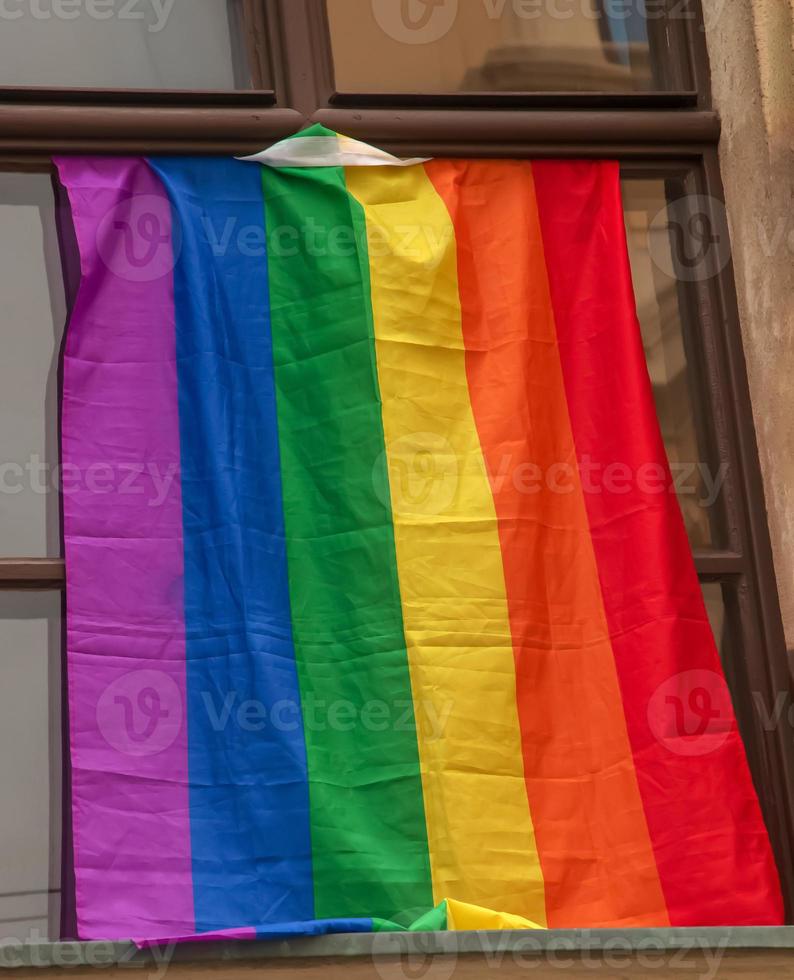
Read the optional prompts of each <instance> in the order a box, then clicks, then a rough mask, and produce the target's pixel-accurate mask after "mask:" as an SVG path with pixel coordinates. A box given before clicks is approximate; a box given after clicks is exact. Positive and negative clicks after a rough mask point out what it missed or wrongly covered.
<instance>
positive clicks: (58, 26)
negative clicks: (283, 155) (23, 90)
mask: <svg viewBox="0 0 794 980" xmlns="http://www.w3.org/2000/svg"><path fill="white" fill-rule="evenodd" d="M7 7H8V9H9V11H10V12H11V16H6V17H4V18H3V19H2V30H0V85H11V86H38V87H44V88H47V87H52V88H58V87H65V88H86V87H87V88H110V89H123V88H130V89H220V90H234V89H247V88H251V87H252V86H251V76H250V72H249V71H248V68H247V66H246V63H245V61H246V58H245V53H244V52H245V42H244V35H243V21H242V0H229V2H227V0H133V2H130V0H103V2H102V3H95V4H91V3H79V4H74V3H70V4H60V3H56V2H54V0H37V3H36V4H29V3H19V4H7Z"/></svg>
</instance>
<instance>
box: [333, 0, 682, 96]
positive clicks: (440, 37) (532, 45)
mask: <svg viewBox="0 0 794 980" xmlns="http://www.w3.org/2000/svg"><path fill="white" fill-rule="evenodd" d="M328 24H329V29H330V38H331V53H332V60H333V70H334V78H335V83H336V85H335V87H336V90H337V92H339V93H347V94H349V93H353V92H357V93H364V92H368V93H397V92H402V93H413V94H418V95H428V94H451V93H455V92H461V93H474V92H494V93H496V92H612V93H620V92H649V91H656V90H666V89H671V88H672V87H673V86H674V85H675V84H676V81H677V80H676V79H674V78H673V77H671V76H670V74H669V73H668V72H667V71H666V70H665V61H664V58H663V51H662V50H661V47H662V45H663V43H664V28H665V26H666V24H665V17H664V11H658V10H657V11H652V15H651V16H649V15H648V12H647V11H646V10H645V7H644V5H643V4H633V5H632V4H616V3H615V2H614V0H597V2H594V3H589V2H586V3H582V2H581V0H561V2H559V3H555V4H542V3H536V2H533V0H523V2H507V3H505V2H497V0H491V2H488V3H479V2H478V3H464V4H461V5H460V6H458V7H457V9H455V5H454V4H432V3H423V2H420V0H407V2H405V3H399V4H397V3H390V2H380V3H378V2H376V3H372V4H356V3H350V2H349V0H329V2H328ZM406 48H408V51H407V52H406Z"/></svg>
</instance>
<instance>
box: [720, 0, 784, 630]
mask: <svg viewBox="0 0 794 980" xmlns="http://www.w3.org/2000/svg"><path fill="white" fill-rule="evenodd" d="M702 2H703V8H704V16H705V23H706V40H707V43H708V48H709V56H710V59H711V72H712V86H713V92H714V101H715V105H716V108H717V109H718V110H719V112H720V115H721V116H722V122H723V135H722V143H721V146H720V158H721V166H722V175H723V180H724V183H725V193H726V201H727V206H728V220H729V225H730V229H731V239H732V244H733V255H734V263H735V267H736V285H737V290H738V294H739V309H740V314H741V322H742V334H743V339H744V349H745V356H746V358H747V369H748V374H749V378H750V392H751V396H752V399H753V412H754V416H755V426H756V432H757V434H758V447H759V452H760V456H761V467H762V470H763V475H764V487H765V493H766V505H767V511H768V515H769V526H770V530H771V534H772V547H773V550H774V555H775V569H776V573H777V579H778V588H779V592H780V602H781V606H782V610H783V621H784V625H785V629H786V639H787V643H788V646H789V648H790V649H792V648H794V0H702Z"/></svg>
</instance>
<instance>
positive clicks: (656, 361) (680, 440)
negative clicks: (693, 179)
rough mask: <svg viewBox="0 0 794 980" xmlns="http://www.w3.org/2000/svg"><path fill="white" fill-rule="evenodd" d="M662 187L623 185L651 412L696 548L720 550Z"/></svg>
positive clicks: (703, 399)
mask: <svg viewBox="0 0 794 980" xmlns="http://www.w3.org/2000/svg"><path fill="white" fill-rule="evenodd" d="M666 183H667V182H666V181H664V180H662V179H654V180H635V179H628V180H624V182H623V205H624V209H625V216H626V232H627V235H628V244H629V254H630V257H631V271H632V278H633V281H634V293H635V296H636V300H637V313H638V316H639V320H640V327H641V329H642V340H643V345H644V347H645V356H646V358H647V361H648V371H649V373H650V376H651V383H652V385H653V393H654V398H655V400H656V410H657V412H658V415H659V421H660V423H661V427H662V435H663V436H664V441H665V446H666V448H667V455H668V459H669V461H670V466H671V469H672V471H673V477H674V479H675V482H676V487H677V488H678V494H679V501H680V503H681V509H682V511H683V513H684V520H685V522H686V526H687V530H688V532H689V540H690V542H691V544H692V547H693V548H712V547H719V546H720V545H722V543H723V542H722V532H721V528H722V521H721V519H720V514H721V489H722V484H723V481H724V478H725V471H724V469H722V468H721V467H720V466H719V465H718V464H717V463H716V461H715V460H714V458H713V453H712V451H711V449H710V445H711V442H710V439H709V432H710V425H709V421H708V419H709V410H708V405H707V393H706V391H705V390H704V386H703V384H702V382H701V380H700V373H699V370H698V366H697V363H696V362H697V352H696V349H695V348H696V345H695V344H694V342H693V338H692V331H693V329H695V327H694V326H693V325H690V324H689V323H688V321H687V317H686V311H685V309H684V308H683V304H684V302H685V297H686V292H685V290H686V289H687V284H686V283H682V282H681V281H680V279H679V278H677V277H676V276H675V274H674V264H673V258H672V240H671V236H670V217H669V209H668V207H667V201H668V197H667V188H666Z"/></svg>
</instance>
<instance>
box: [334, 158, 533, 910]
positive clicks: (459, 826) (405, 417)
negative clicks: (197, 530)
mask: <svg viewBox="0 0 794 980" xmlns="http://www.w3.org/2000/svg"><path fill="white" fill-rule="evenodd" d="M346 174H347V183H348V188H349V190H350V191H351V193H352V194H353V195H354V197H355V198H356V199H357V200H358V201H359V202H360V204H361V205H362V207H363V208H364V213H365V216H366V223H367V238H368V243H369V258H370V277H371V286H372V305H373V314H374V330H375V344H376V351H377V362H378V380H379V382H380V392H381V399H382V402H383V424H384V430H385V436H386V451H387V457H388V464H389V476H390V487H389V492H390V496H391V504H392V511H393V515H394V532H395V542H396V549H397V568H398V574H399V580H400V589H401V594H402V605H403V620H404V623H405V634H406V641H407V646H408V658H409V663H410V673H411V685H412V690H413V698H414V703H415V708H416V716H417V729H418V738H419V754H420V762H421V768H422V784H423V789H424V796H425V815H426V819H427V830H428V840H429V844H430V865H431V870H432V876H433V893H434V898H435V900H436V901H437V902H440V901H441V900H443V899H445V898H447V899H454V900H458V901H462V902H468V903H470V904H472V905H479V906H484V907H486V908H491V909H496V910H498V911H500V912H508V913H512V914H514V915H521V916H524V917H525V918H528V919H531V920H532V921H533V922H536V923H540V924H543V925H545V924H546V911H545V902H544V889H543V878H542V875H541V869H540V862H539V860H538V853H537V848H536V845H535V834H534V830H533V827H532V820H531V817H530V813H529V804H528V802H527V793H526V787H525V782H524V769H523V760H522V753H521V739H520V730H519V724H518V711H517V708H516V690H515V670H514V661H513V644H512V638H511V633H510V624H509V618H508V608H507V597H506V590H505V580H504V571H503V567H502V555H501V550H500V543H499V534H498V529H497V521H496V511H495V506H494V501H493V496H492V493H491V489H490V486H489V483H488V479H487V476H486V474H485V469H484V465H483V459H482V452H481V449H480V443H479V439H478V436H477V430H476V428H475V423H474V416H473V413H472V409H471V404H470V401H469V391H468V384H467V379H466V363H465V351H464V344H463V330H462V322H461V307H460V299H459V295H458V277H457V255H456V248H455V240H454V229H453V226H452V222H451V220H450V217H449V214H448V212H447V210H446V207H445V205H444V203H443V201H442V200H441V198H440V197H439V196H438V194H437V193H436V190H435V188H434V187H433V185H432V183H431V182H430V179H429V178H428V176H427V174H426V173H425V170H424V168H423V167H411V168H407V169H405V170H397V169H390V170H389V171H388V172H384V171H382V170H380V169H376V168H370V167H355V168H349V169H348V170H347V171H346Z"/></svg>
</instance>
